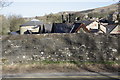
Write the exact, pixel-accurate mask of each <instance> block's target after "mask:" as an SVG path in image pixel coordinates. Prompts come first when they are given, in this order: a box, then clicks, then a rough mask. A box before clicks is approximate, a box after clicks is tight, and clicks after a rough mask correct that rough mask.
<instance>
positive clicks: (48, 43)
mask: <svg viewBox="0 0 120 80" xmlns="http://www.w3.org/2000/svg"><path fill="white" fill-rule="evenodd" d="M119 38H120V35H116V36H114V35H113V36H112V35H103V34H102V35H97V34H84V33H81V34H76V33H74V34H41V35H17V36H3V37H2V57H3V59H6V62H9V63H12V62H14V63H17V62H22V61H24V62H25V61H30V60H37V61H41V60H52V61H73V60H74V61H103V60H104V61H118V60H120V47H119V46H118V44H119V43H120V39H119Z"/></svg>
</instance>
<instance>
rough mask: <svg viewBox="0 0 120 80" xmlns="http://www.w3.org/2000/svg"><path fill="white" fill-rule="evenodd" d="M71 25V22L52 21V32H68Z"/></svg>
mask: <svg viewBox="0 0 120 80" xmlns="http://www.w3.org/2000/svg"><path fill="white" fill-rule="evenodd" d="M72 27H73V24H71V23H54V24H53V27H52V33H69V32H70V30H71V29H72Z"/></svg>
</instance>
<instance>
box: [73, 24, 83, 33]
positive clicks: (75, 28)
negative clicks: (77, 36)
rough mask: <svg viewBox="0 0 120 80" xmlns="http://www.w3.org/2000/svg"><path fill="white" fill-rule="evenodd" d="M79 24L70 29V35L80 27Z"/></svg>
mask: <svg viewBox="0 0 120 80" xmlns="http://www.w3.org/2000/svg"><path fill="white" fill-rule="evenodd" d="M80 25H81V23H75V24H74V25H73V27H72V30H71V33H74V32H76V30H77V29H78V27H80Z"/></svg>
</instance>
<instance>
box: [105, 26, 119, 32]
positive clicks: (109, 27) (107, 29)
mask: <svg viewBox="0 0 120 80" xmlns="http://www.w3.org/2000/svg"><path fill="white" fill-rule="evenodd" d="M116 27H117V24H114V25H107V26H106V33H110V32H111V31H112V30H114V29H115V28H116Z"/></svg>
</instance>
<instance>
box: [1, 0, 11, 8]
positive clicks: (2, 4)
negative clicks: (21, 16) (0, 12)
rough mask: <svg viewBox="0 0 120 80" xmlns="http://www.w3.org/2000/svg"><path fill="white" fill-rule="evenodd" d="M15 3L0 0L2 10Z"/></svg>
mask: <svg viewBox="0 0 120 80" xmlns="http://www.w3.org/2000/svg"><path fill="white" fill-rule="evenodd" d="M12 3H13V2H11V1H8V0H0V9H2V8H3V7H7V6H9V5H11V4H12Z"/></svg>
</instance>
